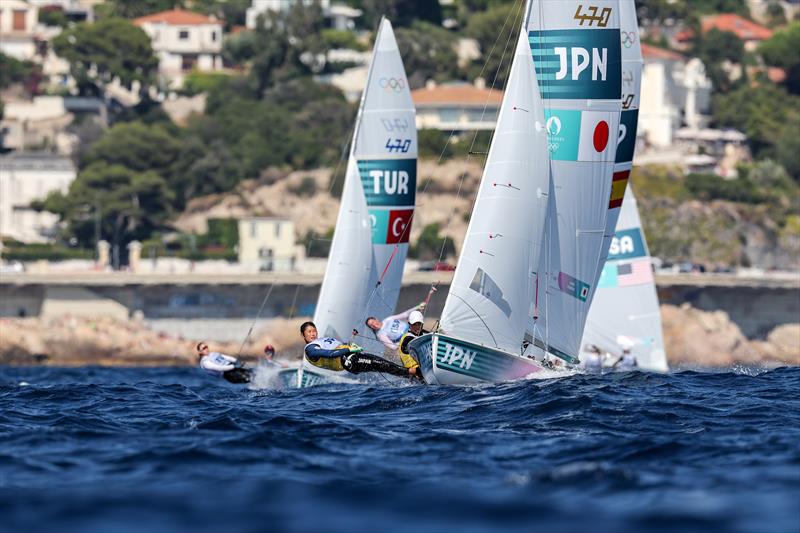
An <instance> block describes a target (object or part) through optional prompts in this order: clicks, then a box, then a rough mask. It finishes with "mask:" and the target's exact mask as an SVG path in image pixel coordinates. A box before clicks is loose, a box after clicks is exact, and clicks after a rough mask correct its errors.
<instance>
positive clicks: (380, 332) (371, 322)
mask: <svg viewBox="0 0 800 533" xmlns="http://www.w3.org/2000/svg"><path fill="white" fill-rule="evenodd" d="M424 310H425V303H424V302H422V303H420V304H419V305H416V306H414V307H412V308H411V309H407V310H406V311H403V312H402V313H399V314H396V315H392V316H390V317H387V318H384V319H383V321H382V322H381V321H380V320H378V318H376V317H374V316H371V317H369V318H368V319H367V320H366V322H365V324H366V325H367V327H368V328H369V329H371V330H372V332H373V333H374V334H375V336H376V337H377V338H378V340H379V341H381V342H382V343H383V345H384V346H386V347H387V348H389V349H390V350H392V351H395V350H397V348H398V347H399V346H400V339H401V338H402V337H403V335H405V333H406V332H407V331H408V322H407V320H408V317H409V316H411V313H413V312H414V311H424Z"/></svg>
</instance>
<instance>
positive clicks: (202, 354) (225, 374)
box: [197, 342, 253, 383]
mask: <svg viewBox="0 0 800 533" xmlns="http://www.w3.org/2000/svg"><path fill="white" fill-rule="evenodd" d="M197 358H198V359H199V361H200V368H202V369H203V370H205V371H206V372H207V373H209V374H211V375H213V376H218V377H222V378H225V380H226V381H229V382H231V383H249V382H250V380H251V379H252V377H253V371H252V369H249V368H245V367H244V365H243V364H242V363H241V362H240V361H239V360H238V359H236V358H235V357H231V356H230V355H225V354H223V353H219V352H210V351H209V348H208V343H207V342H198V343H197Z"/></svg>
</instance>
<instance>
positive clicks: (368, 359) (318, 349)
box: [300, 322, 414, 378]
mask: <svg viewBox="0 0 800 533" xmlns="http://www.w3.org/2000/svg"><path fill="white" fill-rule="evenodd" d="M300 334H301V335H302V336H303V340H305V341H306V347H305V349H304V350H303V352H304V355H305V358H306V360H307V361H308V362H309V363H311V364H312V365H314V366H316V367H319V368H324V369H327V370H332V371H334V372H342V371H347V372H350V373H352V374H360V373H362V372H385V373H387V374H392V375H395V376H400V377H405V378H413V377H414V372H413V371H411V370H409V369H407V368H404V367H402V366H400V365H396V364H394V363H392V362H391V361H387V360H386V359H383V358H382V357H378V356H377V355H372V354H369V353H363V350H364V348H362V347H360V346H356V345H355V344H345V343H343V342H342V341H340V340H338V339H334V338H333V337H323V338H321V339H320V338H318V337H317V326H315V325H314V323H313V322H303V325H301V326H300Z"/></svg>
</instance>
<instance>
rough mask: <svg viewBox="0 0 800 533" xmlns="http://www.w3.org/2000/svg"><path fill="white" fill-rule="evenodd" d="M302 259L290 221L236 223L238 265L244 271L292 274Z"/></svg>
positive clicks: (256, 219)
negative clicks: (237, 230) (237, 228)
mask: <svg viewBox="0 0 800 533" xmlns="http://www.w3.org/2000/svg"><path fill="white" fill-rule="evenodd" d="M302 259H304V250H303V247H302V246H297V245H296V244H295V229H294V222H292V221H291V220H289V219H286V218H273V217H246V218H242V219H240V220H239V263H240V264H241V265H242V266H243V267H244V268H245V269H246V270H252V271H260V272H271V271H292V270H295V269H296V268H297V265H298V261H301V260H302Z"/></svg>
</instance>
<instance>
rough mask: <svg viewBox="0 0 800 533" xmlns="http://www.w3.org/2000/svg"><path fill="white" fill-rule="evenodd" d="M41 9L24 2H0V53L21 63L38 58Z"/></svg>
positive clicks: (16, 0) (8, 0) (4, 0)
mask: <svg viewBox="0 0 800 533" xmlns="http://www.w3.org/2000/svg"><path fill="white" fill-rule="evenodd" d="M38 20H39V8H37V7H36V6H34V5H31V4H29V3H28V2H24V1H23V0H2V1H0V52H3V53H4V54H5V55H7V56H11V57H14V58H16V59H19V60H20V61H25V60H31V59H33V58H34V56H36V53H37V47H36V41H37V33H36V32H37V28H36V25H37V23H38Z"/></svg>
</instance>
